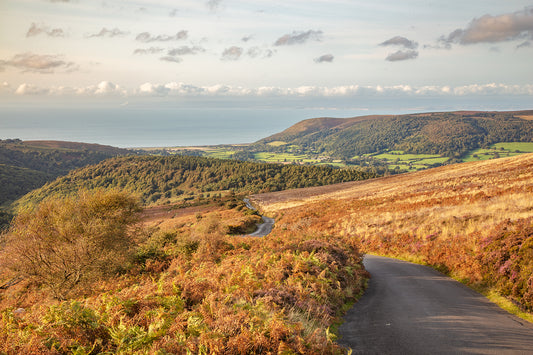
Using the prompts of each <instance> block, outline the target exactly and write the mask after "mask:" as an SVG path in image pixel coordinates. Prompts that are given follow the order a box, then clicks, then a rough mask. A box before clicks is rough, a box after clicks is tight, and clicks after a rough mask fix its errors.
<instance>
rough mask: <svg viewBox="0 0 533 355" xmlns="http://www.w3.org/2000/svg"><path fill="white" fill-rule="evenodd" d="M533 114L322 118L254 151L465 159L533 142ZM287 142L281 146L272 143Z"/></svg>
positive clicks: (277, 136) (275, 137)
mask: <svg viewBox="0 0 533 355" xmlns="http://www.w3.org/2000/svg"><path fill="white" fill-rule="evenodd" d="M532 114H533V111H518V112H444V113H439V112H436V113H424V114H409V115H394V116H391V115H389V116H363V117H354V118H346V119H333V118H317V119H312V120H306V121H302V122H300V123H297V124H296V125H294V126H292V127H290V128H288V129H287V130H285V131H283V132H281V133H278V134H275V135H273V136H270V137H268V138H265V139H262V140H260V141H259V142H257V143H256V144H254V145H252V146H250V148H249V149H250V150H258V151H261V150H268V151H284V150H286V147H287V146H298V147H299V149H300V152H302V153H315V154H327V155H329V156H331V157H334V158H339V159H352V158H353V157H355V156H360V155H363V154H370V153H377V152H384V151H403V152H405V153H412V154H439V155H442V156H446V157H450V158H460V157H462V156H463V155H465V154H466V153H467V152H469V151H471V150H473V149H476V148H486V147H488V146H490V145H491V144H494V143H499V142H531V141H533V121H531V120H529V119H525V118H527V117H531V115H532ZM271 142H283V143H285V144H284V145H281V144H275V145H272V144H269V143H271Z"/></svg>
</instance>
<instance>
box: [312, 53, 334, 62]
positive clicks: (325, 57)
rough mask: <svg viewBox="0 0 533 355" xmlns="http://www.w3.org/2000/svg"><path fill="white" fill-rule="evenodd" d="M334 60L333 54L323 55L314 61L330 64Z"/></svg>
mask: <svg viewBox="0 0 533 355" xmlns="http://www.w3.org/2000/svg"><path fill="white" fill-rule="evenodd" d="M334 58H335V57H334V56H333V54H324V55H321V56H320V57H318V58H315V59H314V61H315V62H316V63H332V62H333V59H334Z"/></svg>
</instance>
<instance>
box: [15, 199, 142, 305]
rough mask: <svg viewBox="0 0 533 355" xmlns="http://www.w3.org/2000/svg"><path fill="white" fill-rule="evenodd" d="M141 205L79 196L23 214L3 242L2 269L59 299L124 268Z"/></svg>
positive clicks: (49, 202)
mask: <svg viewBox="0 0 533 355" xmlns="http://www.w3.org/2000/svg"><path fill="white" fill-rule="evenodd" d="M138 211H140V207H139V204H138V203H137V201H136V199H135V198H133V197H132V196H130V195H128V194H125V193H122V192H118V191H111V192H104V191H82V192H80V193H79V194H78V195H77V196H74V197H68V198H55V199H49V200H46V201H44V202H42V203H41V204H40V205H39V206H37V207H36V208H35V209H34V210H33V211H25V212H21V213H20V214H19V215H18V216H17V217H16V218H15V219H14V221H13V224H12V226H11V229H10V231H9V233H8V234H7V235H6V240H5V253H4V258H5V259H6V260H5V261H4V263H5V265H7V267H9V268H10V269H12V270H14V271H16V272H17V273H19V274H20V275H22V276H23V277H25V278H29V279H32V280H33V281H36V282H37V283H38V284H41V285H43V286H45V287H46V288H47V289H48V290H49V291H51V293H52V295H53V296H54V297H55V298H58V299H65V298H66V297H67V296H68V295H72V294H76V293H78V292H80V291H82V290H83V289H84V288H85V287H86V286H87V285H88V284H89V283H91V282H94V281H96V280H98V279H100V278H102V277H105V276H107V275H110V274H114V273H116V272H117V271H118V270H120V269H121V268H123V267H124V265H125V263H126V261H127V258H128V257H129V255H130V252H131V250H132V248H131V247H132V246H133V244H134V240H133V238H132V236H131V233H128V228H129V227H130V226H131V225H132V224H133V223H134V222H136V220H137V213H136V212H138Z"/></svg>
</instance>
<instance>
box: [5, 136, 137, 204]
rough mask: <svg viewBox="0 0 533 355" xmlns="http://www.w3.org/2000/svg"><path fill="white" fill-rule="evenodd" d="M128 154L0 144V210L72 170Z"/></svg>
mask: <svg viewBox="0 0 533 355" xmlns="http://www.w3.org/2000/svg"><path fill="white" fill-rule="evenodd" d="M129 153H130V152H129V151H128V150H125V149H119V148H114V147H110V146H103V145H98V144H86V143H73V142H58V141H21V140H19V139H6V140H0V206H7V205H8V204H9V203H10V202H12V201H14V200H16V199H17V198H19V197H21V196H23V195H24V194H25V193H27V192H29V191H31V190H33V189H35V188H38V187H40V186H42V185H43V184H44V183H46V182H47V181H52V180H54V179H55V178H56V177H58V176H61V175H65V174H67V173H68V172H69V171H70V170H73V169H77V168H80V167H82V166H86V165H89V164H96V163H98V162H100V161H102V160H104V159H107V158H110V157H114V156H117V155H125V154H129Z"/></svg>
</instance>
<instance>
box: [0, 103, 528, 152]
mask: <svg viewBox="0 0 533 355" xmlns="http://www.w3.org/2000/svg"><path fill="white" fill-rule="evenodd" d="M489 99H491V98H484V99H483V100H482V101H479V102H470V101H466V100H461V101H456V102H453V103H451V104H450V103H445V102H442V101H439V100H435V101H429V100H425V101H423V102H420V101H419V102H416V103H414V104H413V103H409V102H406V101H405V100H403V99H401V98H398V99H396V100H387V104H386V105H383V104H381V103H380V104H379V105H378V104H373V105H372V104H371V103H369V102H368V101H367V102H364V103H359V105H354V106H346V105H345V106H342V105H340V104H339V105H330V106H328V107H323V106H317V107H309V106H298V105H294V106H289V105H286V106H284V107H280V108H278V107H276V106H274V105H271V106H261V105H258V106H257V107H232V106H228V107H224V106H223V107H217V108H211V107H209V106H208V105H206V106H205V107H202V106H197V107H192V108H191V107H168V106H165V105H163V104H162V105H150V106H148V105H145V106H141V105H138V106H133V105H127V106H119V107H116V106H111V107H100V106H94V107H92V106H87V105H85V106H83V107H76V106H68V105H66V106H53V107H47V106H40V107H38V106H32V105H22V104H17V103H12V104H8V105H2V104H0V139H16V138H18V139H21V140H61V141H70V142H84V143H97V144H104V145H111V146H115V147H120V148H149V147H180V146H181V147H187V146H204V145H219V144H246V143H253V142H256V141H258V140H260V139H262V138H265V137H268V136H270V135H272V134H274V133H278V132H281V131H283V130H285V129H287V128H289V127H290V126H292V125H293V124H295V123H297V122H299V121H302V120H305V119H310V118H316V117H341V118H343V117H355V116H363V115H372V114H405V113H415V112H435V111H440V112H442V111H453V110H464V109H473V110H509V109H514V110H517V109H531V106H530V100H523V99H522V100H521V101H517V102H513V101H512V100H503V101H502V100H489ZM332 107H334V108H332Z"/></svg>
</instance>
